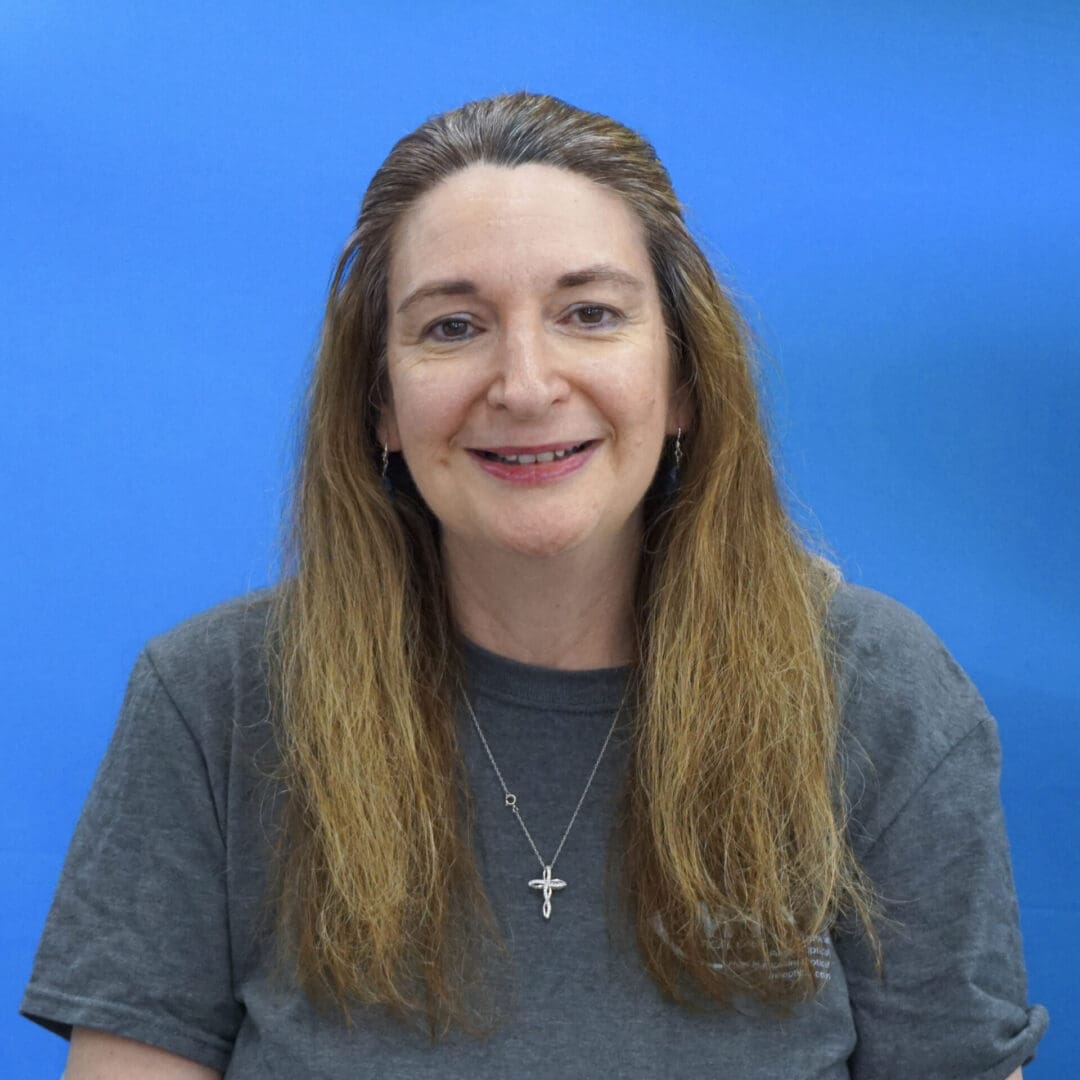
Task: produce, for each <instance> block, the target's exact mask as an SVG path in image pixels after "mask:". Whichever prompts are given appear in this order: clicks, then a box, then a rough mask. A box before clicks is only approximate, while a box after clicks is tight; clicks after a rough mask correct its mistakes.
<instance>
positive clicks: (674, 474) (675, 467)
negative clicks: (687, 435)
mask: <svg viewBox="0 0 1080 1080" xmlns="http://www.w3.org/2000/svg"><path fill="white" fill-rule="evenodd" d="M682 460H683V449H682V428H678V429H677V430H676V432H675V445H674V446H673V448H672V455H671V468H670V469H668V474H667V478H666V480H665V482H664V495H665V496H666V497H667V498H669V499H670V498H672V497H673V496H674V494H675V492H677V491H678V490H679V469H680V467H681V466H682Z"/></svg>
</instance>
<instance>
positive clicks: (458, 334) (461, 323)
mask: <svg viewBox="0 0 1080 1080" xmlns="http://www.w3.org/2000/svg"><path fill="white" fill-rule="evenodd" d="M470 326H471V323H470V322H469V320H468V319H463V318H459V317H457V316H454V317H453V318H450V319H440V320H439V321H438V322H436V323H432V324H431V326H429V327H428V330H427V333H428V335H430V336H432V337H434V338H435V340H436V341H460V340H462V339H463V338H465V337H467V336H468V334H469V328H470Z"/></svg>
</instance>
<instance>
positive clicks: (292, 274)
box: [0, 0, 1080, 1080]
mask: <svg viewBox="0 0 1080 1080" xmlns="http://www.w3.org/2000/svg"><path fill="white" fill-rule="evenodd" d="M392 7H393V5H388V4H384V3H380V4H370V5H365V4H362V3H321V4H315V5H313V6H312V7H310V8H308V7H306V6H304V7H302V6H301V5H297V4H280V5H271V9H272V10H270V11H269V12H268V10H267V6H266V5H263V4H254V3H233V4H224V5H219V4H207V3H184V4H178V5H177V4H163V3H162V4H143V5H134V6H132V5H128V4H124V5H121V4H118V3H111V2H108V3H107V2H103V0H98V2H96V3H94V4H90V5H86V4H82V5H75V4H56V3H49V2H47V0H34V2H26V3H19V2H14V3H13V2H11V0H9V2H7V3H6V4H5V5H4V6H3V10H2V12H0V125H2V126H0V135H2V143H0V146H2V153H0V186H2V192H3V201H2V207H3V209H2V222H3V243H2V244H0V279H2V281H3V286H2V293H0V349H2V368H0V409H2V412H3V419H2V423H0V455H2V461H3V470H2V483H3V501H2V505H3V508H4V522H5V523H4V527H3V528H2V529H0V549H2V565H3V567H4V570H5V576H6V578H7V580H6V583H5V586H4V590H3V591H4V597H5V601H6V603H5V608H6V614H5V618H4V619H3V621H2V623H0V656H2V657H3V668H4V672H3V687H4V700H5V722H4V738H5V743H6V753H5V754H4V759H3V765H2V769H3V777H2V784H0V815H2V820H3V821H4V822H5V830H4V835H5V839H4V843H3V847H2V860H3V874H2V886H0V888H2V892H0V904H2V906H3V910H4V911H5V918H4V920H3V925H2V929H0V935H2V937H0V979H2V984H0V988H2V993H0V1004H2V1009H0V1047H2V1050H0V1075H3V1076H5V1077H7V1076H15V1077H26V1078H37V1077H42V1078H45V1077H47V1078H50V1080H52V1078H55V1077H56V1076H58V1075H59V1072H60V1069H61V1066H62V1060H63V1045H62V1043H61V1042H60V1040H58V1039H56V1038H55V1037H54V1036H51V1035H49V1034H47V1033H45V1032H42V1031H39V1030H37V1029H36V1028H35V1027H33V1026H32V1025H30V1024H29V1023H27V1022H26V1021H23V1020H20V1019H18V1018H17V1017H16V1015H15V1009H16V1006H17V1001H18V997H19V995H20V993H21V989H22V986H23V983H24V981H25V979H26V977H27V975H28V973H29V968H30V962H31V958H32V954H33V949H34V945H35V942H36V939H37V935H38V934H39V932H40V929H41V925H42V922H43V919H44V917H45V913H46V910H47V907H48V902H49V897H50V895H51V892H52V889H53V887H54V884H55V881H56V878H57V875H58V873H59V870H60V865H61V860H62V857H63V853H64V849H65V846H66V843H67V840H68V837H69V835H70V832H71V829H72V827H73V825H74V822H75V818H76V816H77V813H78V810H79V807H80V805H81V802H82V800H83V798H84V796H85V794H86V792H87V790H88V788H89V785H90V782H91V779H92V776H93V772H94V768H95V765H96V763H97V761H98V759H99V757H100V755H101V753H102V751H103V750H104V747H105V744H106V740H107V739H108V736H109V733H110V730H111V727H112V724H113V720H114V717H115V714H116V710H117V707H118V705H119V702H120V698H121V694H122V691H123V686H124V683H125V680H126V677H127V673H128V670H129V668H130V666H131V664H132V662H133V660H134V658H135V655H136V653H137V651H138V649H139V647H140V645H141V644H142V642H143V641H144V640H145V639H146V638H147V637H148V636H149V635H151V634H154V633H157V632H160V631H161V630H164V629H165V628H167V627H168V626H170V625H171V624H173V623H174V622H176V621H177V620H179V619H181V618H182V617H184V616H186V615H188V614H191V613H193V612H195V611H197V610H199V609H200V608H203V607H205V606H208V605H209V604H211V603H213V602H215V601H217V600H220V599H222V598H225V597H227V596H230V595H233V594H235V593H237V592H240V591H243V590H245V589H248V588H250V587H254V586H256V585H260V584H262V583H264V582H266V581H268V580H269V579H270V577H271V575H272V573H273V569H274V564H275V546H276V538H277V531H278V524H277V523H278V516H279V508H280V504H281V499H282V494H283V491H284V489H285V484H286V480H287V474H288V465H289V462H290V460H291V456H292V447H293V438H294V436H293V432H294V427H295V420H296V416H297V409H298V399H299V395H300V393H301V389H302V386H303V384H304V379H305V375H306V372H307V370H308V366H309V363H310V358H311V354H312V350H313V345H314V341H315V336H316V333H317V330H318V326H319V322H320V317H321V309H322V303H323V296H324V292H325V288H326V285H327V281H328V277H329V273H330V270H331V268H332V265H333V263H334V261H335V259H336V255H337V252H338V250H339V248H340V246H341V244H342V242H343V241H344V238H345V236H346V235H347V233H348V231H349V229H350V226H351V224H352V221H353V220H354V217H355V213H356V209H357V207H358V205H359V199H360V195H361V193H362V191H363V189H364V187H365V186H366V184H367V182H368V180H369V179H370V176H371V174H372V173H373V171H374V170H375V168H376V167H377V166H378V164H379V162H380V161H381V160H382V158H383V157H384V156H385V155H386V153H387V152H388V151H389V149H390V147H391V145H392V143H393V141H394V140H395V139H396V138H397V137H398V136H400V135H401V134H403V133H404V132H405V131H407V130H411V129H412V128H413V127H415V126H416V124H418V123H419V122H420V121H422V120H423V119H424V118H425V117H427V116H428V115H430V114H431V113H434V112H438V111H441V110H443V109H445V108H448V107H452V106H454V105H457V104H460V103H461V102H462V101H465V100H468V99H470V98H475V97H481V96H486V95H488V94H491V93H494V92H497V91H501V90H512V89H518V88H522V87H525V88H528V89H533V90H543V91H546V92H550V93H555V94H557V95H558V96H561V97H564V98H566V99H567V100H569V101H571V102H573V103H575V104H578V105H581V106H584V107H587V108H590V109H595V110H599V111H602V112H607V113H610V114H612V115H614V116H616V117H617V118H619V119H621V120H623V121H624V122H626V123H628V124H630V125H631V126H634V127H636V128H638V129H639V130H641V131H642V132H643V133H644V134H645V135H646V136H647V137H649V138H650V139H651V140H653V142H654V143H655V145H656V146H657V148H658V150H659V152H660V155H661V157H662V158H663V159H664V161H665V162H666V164H667V165H668V167H669V169H670V171H671V173H672V176H673V178H674V180H675V184H676V187H677V189H678V190H679V192H680V194H681V196H682V197H683V199H684V200H685V202H686V203H687V204H688V206H689V214H690V220H691V222H692V225H693V228H694V229H695V231H696V233H697V234H698V236H699V237H700V239H701V240H702V242H703V244H704V245H705V247H706V249H707V251H708V252H709V253H710V255H711V257H712V258H713V260H714V262H715V263H716V265H717V266H718V268H719V269H720V270H721V272H722V273H723V275H724V276H725V277H726V279H727V280H728V282H729V283H730V284H731V286H732V287H733V288H734V290H735V292H736V294H737V295H738V297H739V299H740V301H741V303H742V304H743V306H744V308H745V310H746V311H747V313H748V315H749V316H750V318H751V319H752V321H753V322H754V325H755V326H756V327H757V329H758V332H759V334H760V337H761V341H762V343H763V346H764V348H765V352H766V356H767V359H766V361H765V366H764V374H763V383H764V388H765V391H766V396H767V399H768V401H769V404H770V407H771V410H772V413H773V416H774V425H775V432H776V437H777V441H778V446H779V448H780V451H781V455H782V459H783V461H784V468H785V483H786V484H787V486H788V488H789V489H790V491H791V493H792V501H793V505H794V506H796V508H797V513H798V515H799V517H800V519H801V520H803V521H804V522H807V523H809V524H811V525H812V527H813V528H815V529H816V530H818V531H819V532H820V533H821V534H822V535H823V536H824V537H825V538H826V539H827V540H828V541H829V542H830V543H831V544H832V546H833V549H834V551H835V552H836V555H837V557H838V558H839V560H840V561H841V563H842V565H843V567H844V569H845V572H846V574H847V575H848V577H850V578H852V579H853V580H855V581H858V582H862V583H865V584H868V585H871V586H874V587H876V588H879V589H882V590H883V591H885V592H888V593H890V594H892V595H894V596H896V597H897V598H899V599H900V600H902V601H904V602H905V603H907V604H909V605H910V606H911V607H913V608H914V609H915V610H916V611H918V612H919V613H920V614H921V615H922V616H923V617H924V618H926V619H927V621H929V622H930V624H931V625H932V626H933V627H934V628H935V629H936V630H937V631H938V633H939V634H940V635H941V636H942V637H943V638H944V639H945V641H946V642H947V643H948V644H949V646H950V647H951V649H952V651H953V652H954V653H955V655H956V656H957V658H958V659H959V660H960V662H961V663H962V664H963V666H964V667H965V668H966V669H967V670H968V671H969V672H970V674H971V675H972V677H973V678H974V679H975V681H976V683H977V684H978V685H979V687H980V688H981V690H982V692H983V694H984V696H985V697H986V699H987V701H988V703H989V705H990V708H991V709H992V711H993V712H994V713H995V715H996V716H997V718H998V722H999V725H1000V731H1001V737H1002V742H1003V745H1004V752H1005V767H1004V780H1003V798H1004V802H1005V809H1006V817H1007V822H1008V827H1009V833H1010V836H1011V839H1012V843H1013V856H1014V866H1015V876H1016V882H1017V888H1018V892H1019V897H1020V903H1021V911H1022V925H1023V931H1024V939H1025V949H1026V955H1027V960H1028V968H1029V981H1030V998H1031V1000H1032V1001H1033V1002H1035V1001H1037V1002H1041V1003H1044V1004H1045V1005H1046V1006H1047V1007H1048V1008H1049V1009H1050V1012H1051V1016H1052V1023H1051V1028H1050V1031H1049V1033H1048V1035H1047V1037H1046V1038H1045V1039H1044V1040H1043V1043H1042V1045H1041V1046H1040V1049H1039V1056H1038V1059H1037V1061H1036V1062H1035V1063H1034V1064H1033V1065H1032V1066H1031V1067H1030V1069H1029V1070H1028V1075H1030V1076H1033V1077H1035V1078H1050V1077H1066V1076H1069V1075H1073V1073H1072V1071H1071V1069H1070V1067H1069V1063H1075V1061H1076V1060H1077V1059H1078V1058H1080V1035H1078V1030H1077V1017H1078V1015H1080V1009H1078V992H1077V990H1078V988H1077V977H1076V970H1077V960H1078V949H1077V946H1078V943H1080V905H1078V885H1080V862H1078V857H1077V853H1076V852H1077V841H1078V839H1080V836H1078V833H1080V830H1078V827H1077V822H1078V813H1077V806H1078V803H1080V800H1078V796H1080V782H1078V780H1077V776H1078V775H1080V736H1078V734H1077V729H1076V719H1077V716H1078V708H1077V705H1078V699H1080V692H1078V690H1077V685H1076V681H1077V680H1076V674H1077V659H1076V657H1077V653H1078V646H1080V615H1078V609H1080V602H1078V601H1080V581H1078V570H1077V564H1078V559H1077V554H1078V553H1077V538H1078V536H1080V499H1078V490H1077V479H1076V477H1077V468H1078V465H1080V451H1078V440H1077V435H1076V421H1077V402H1078V400H1080V345H1078V341H1080V337H1078V333H1077V331H1078V317H1077V308H1078V299H1080V297H1078V293H1080V149H1078V148H1080V135H1078V133H1080V73H1078V72H1080V68H1078V58H1080V14H1078V8H1077V5H1076V4H1074V3H1046V2H1039V0H1034V2H1032V0H1026V2H1025V3H1024V4H1022V5H1020V4H1015V3H1012V2H1009V3H1000V2H997V0H972V2H971V3H963V4H961V3H949V2H944V3H941V2H939V3H937V4H935V5H933V6H932V7H933V10H932V11H931V5H929V4H914V3H876V2H868V3H863V4H859V5H845V4H835V5H830V4H810V5H807V4H798V3H785V4H778V3H770V2H762V0H755V2H753V3H750V2H732V3H723V2H719V3H713V4H704V3H689V2H685V0H684V2H680V0H667V2H664V3H654V4H641V3H633V2H627V0H623V2H621V3H619V4H614V3H610V4H597V3H587V2H586V3H581V2H575V3H572V4H570V3H549V4H536V3H530V4H520V3H507V2H505V0H500V2H497V3H472V4H466V5H457V6H455V5H452V4H448V3H445V2H444V3H429V2H421V3H414V4H412V5H411V6H410V7H408V8H402V9H401V10H400V12H399V11H395V10H392ZM809 507H812V508H813V510H812V512H811V511H810V510H809V509H805V508H809ZM913 1037H917V1033H913Z"/></svg>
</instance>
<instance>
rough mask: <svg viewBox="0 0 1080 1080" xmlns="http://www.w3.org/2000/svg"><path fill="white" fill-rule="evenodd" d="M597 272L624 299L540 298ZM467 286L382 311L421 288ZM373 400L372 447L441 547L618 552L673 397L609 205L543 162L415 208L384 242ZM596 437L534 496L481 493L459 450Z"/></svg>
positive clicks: (598, 288) (637, 258)
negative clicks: (410, 480) (399, 472)
mask: <svg viewBox="0 0 1080 1080" xmlns="http://www.w3.org/2000/svg"><path fill="white" fill-rule="evenodd" d="M597 264H605V265H607V266H610V267H615V268H617V269H618V270H620V271H623V272H625V273H628V274H629V275H632V276H633V277H635V278H636V279H638V281H639V282H641V284H642V287H641V288H638V289H634V288H632V287H629V286H627V285H625V284H623V283H620V282H610V281H594V282H590V283H588V284H578V285H572V286H570V287H564V288H556V283H557V282H558V279H559V278H560V277H561V276H562V275H565V274H567V273H570V272H574V271H578V270H581V269H582V268H586V267H593V266H596V265H597ZM461 280H466V281H468V282H471V283H472V284H473V285H474V286H475V289H474V291H473V292H471V293H470V294H467V295H439V296H433V297H427V298H425V299H422V300H420V301H419V302H418V303H415V304H411V305H410V306H409V307H408V308H407V309H406V310H405V311H404V312H402V313H400V314H399V313H398V311H397V309H398V307H399V306H400V305H401V303H402V301H403V300H404V299H405V298H406V297H408V296H410V295H411V294H412V293H413V292H414V291H415V290H417V289H418V288H420V287H423V286H425V285H428V284H430V283H432V282H445V281H461ZM389 309H390V313H391V314H390V325H389V331H388V364H389V377H390V388H391V401H390V403H389V404H388V406H387V407H386V409H385V410H384V413H383V418H382V425H381V433H382V435H383V437H384V439H385V441H386V442H387V443H388V445H389V447H390V449H391V450H401V451H402V452H403V454H404V457H405V460H406V462H407V463H408V465H409V469H410V471H411V472H412V475H413V477H414V478H415V480H416V483H417V485H418V487H419V489H420V492H421V494H422V495H423V496H424V499H425V500H426V501H427V503H428V505H429V506H430V507H431V509H432V510H433V511H434V513H435V514H436V516H437V517H438V518H439V520H440V522H441V524H442V526H443V542H444V546H445V550H446V551H447V553H448V554H449V555H450V556H451V557H452V556H453V552H454V550H455V549H458V548H460V547H464V548H467V549H468V550H469V551H470V552H471V554H472V555H473V556H475V554H476V552H477V551H478V550H480V549H483V548H489V547H490V548H492V549H495V550H498V551H499V552H500V553H516V554H518V555H520V556H522V557H529V558H535V557H538V556H542V557H543V556H552V555H558V554H560V553H563V552H566V551H570V550H574V549H581V548H582V546H586V547H592V548H593V550H594V553H601V552H603V551H604V550H605V549H610V550H611V551H612V552H613V553H614V552H615V551H618V552H620V553H622V552H625V551H627V550H628V549H629V548H628V541H631V542H636V537H637V536H638V534H639V533H640V528H641V516H640V504H641V500H642V497H643V496H644V493H645V491H646V489H647V488H648V486H649V483H650V482H651V480H652V477H653V475H654V473H655V470H656V465H657V462H658V460H659V457H660V453H661V450H662V447H663V440H664V436H665V434H666V433H671V434H673V433H674V432H675V430H676V427H679V426H681V427H684V428H685V427H686V426H687V425H686V423H685V418H684V417H683V416H682V415H681V414H680V412H679V410H678V409H677V407H676V404H675V402H674V400H673V394H672V385H671V384H672V371H671V364H670V358H669V355H668V346H667V340H666V336H665V329H664V322H663V316H662V310H661V306H660V298H659V294H658V291H657V287H656V282H655V278H654V276H653V273H652V268H651V265H650V262H649V257H648V252H647V250H646V247H645V242H644V237H643V230H642V227H641V225H640V223H639V222H638V220H637V218H636V217H635V215H634V214H633V212H632V211H631V210H629V209H628V208H627V206H626V205H625V204H624V203H623V201H622V199H621V198H620V197H619V196H618V195H616V194H615V193H613V192H611V191H609V190H607V189H606V188H603V187H601V186H599V185H597V184H594V183H593V182H592V181H590V180H587V179H585V178H584V177H581V176H578V175H576V174H573V173H569V172H566V171H563V170H560V169H555V168H553V167H550V166H545V165H525V166H521V167H518V168H515V169H507V168H501V167H496V166H490V165H476V166H472V167H470V168H468V169H466V170H464V171H462V172H460V173H458V174H456V175H454V176H452V177H450V178H449V179H448V180H447V181H445V182H443V183H442V184H441V185H439V186H438V187H437V188H435V189H434V190H432V191H431V192H429V193H428V194H427V195H425V196H424V197H423V198H422V199H421V200H420V201H419V202H418V203H417V205H416V206H415V207H413V208H412V210H410V212H409V213H408V214H407V215H406V216H405V218H404V220H403V222H402V224H401V226H400V227H399V230H398V234H397V236H396V238H395V244H394V248H393V254H392V258H391V266H390V282H389ZM587 439H597V440H600V445H599V446H598V447H597V449H596V451H595V452H594V453H593V455H592V457H591V458H590V460H589V461H588V462H587V463H586V464H585V465H584V466H583V467H582V468H581V469H578V470H577V471H576V472H574V473H573V474H571V475H569V476H566V477H563V478H562V479H560V480H558V481H555V482H552V483H550V484H541V485H537V486H528V487H522V486H518V485H514V484H511V483H508V482H505V481H502V480H499V479H497V478H493V477H492V476H490V475H488V474H487V473H485V472H484V470H483V469H482V468H480V467H479V466H478V463H477V460H476V458H475V457H474V456H473V455H472V454H470V453H469V448H486V447H494V446H500V447H505V446H535V445H546V444H548V443H562V442H583V441H585V440H587Z"/></svg>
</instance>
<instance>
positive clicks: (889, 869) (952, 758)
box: [835, 602, 1048, 1080]
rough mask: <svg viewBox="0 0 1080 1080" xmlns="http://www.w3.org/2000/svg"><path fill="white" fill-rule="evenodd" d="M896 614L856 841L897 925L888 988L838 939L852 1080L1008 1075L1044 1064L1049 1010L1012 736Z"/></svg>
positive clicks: (874, 690) (866, 700)
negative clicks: (1038, 957) (1005, 783)
mask: <svg viewBox="0 0 1080 1080" xmlns="http://www.w3.org/2000/svg"><path fill="white" fill-rule="evenodd" d="M890 603H891V602H890ZM894 607H895V608H898V605H894ZM889 618H891V619H892V620H894V625H893V626H892V627H890V628H889V629H888V632H885V633H881V632H877V633H874V634H873V635H872V637H873V638H874V639H875V640H874V641H872V642H870V643H866V645H865V648H864V653H865V657H872V658H873V660H874V662H873V663H870V664H867V665H865V666H866V670H867V672H868V673H867V674H866V675H864V676H863V677H862V678H861V680H860V682H861V685H859V686H857V687H856V688H855V690H854V691H853V697H854V705H853V708H854V710H855V711H856V712H861V713H862V720H861V721H860V724H861V727H862V730H863V732H864V734H865V738H866V742H867V743H868V744H869V746H871V747H873V749H872V750H871V751H870V758H871V760H870V761H868V762H867V763H866V766H865V767H864V768H862V769H861V770H859V776H860V781H861V783H862V785H863V788H862V792H861V794H862V798H863V801H864V802H865V804H866V811H867V813H866V817H865V819H864V823H866V824H868V828H866V829H864V830H863V831H862V832H860V833H859V834H858V835H857V837H856V840H855V846H856V852H857V854H858V855H859V856H860V862H861V864H862V866H863V868H864V869H865V870H866V872H867V873H868V875H869V877H870V879H871V881H872V883H873V885H874V886H875V888H876V890H877V891H878V893H879V895H880V897H881V899H882V903H883V907H884V914H885V917H886V918H885V921H883V922H882V921H879V923H878V930H879V933H880V935H881V943H882V947H883V950H884V979H883V981H882V980H879V978H878V975H877V972H876V970H875V968H874V964H873V960H872V955H871V953H870V950H869V948H868V947H867V946H866V942H865V940H863V939H862V938H861V937H860V936H858V935H856V934H854V933H852V934H851V936H847V935H845V934H840V935H837V936H836V937H835V944H836V948H837V951H838V954H839V955H840V959H841V962H842V964H843V967H844V973H845V976H846V978H847V982H848V990H849V996H850V999H851V1006H852V1012H853V1016H854V1019H855V1024H856V1029H857V1036H858V1041H857V1047H856V1050H855V1053H854V1055H853V1057H852V1059H851V1061H850V1062H849V1068H850V1071H851V1076H852V1077H853V1078H856V1080H870V1078H873V1080H888V1078H890V1077H897V1078H907V1077H915V1076H917V1077H920V1078H925V1080H932V1078H955V1080H1005V1078H1006V1077H1008V1076H1009V1075H1010V1074H1011V1073H1012V1072H1013V1071H1014V1070H1015V1069H1017V1068H1018V1067H1020V1066H1021V1065H1023V1064H1026V1063H1027V1062H1028V1061H1030V1060H1032V1058H1033V1057H1034V1055H1035V1046H1036V1044H1037V1043H1038V1041H1039V1039H1040V1038H1041V1036H1042V1034H1043V1032H1044V1031H1045V1030H1046V1027H1047V1024H1048V1015H1047V1012H1046V1010H1045V1009H1044V1008H1043V1007H1042V1006H1041V1005H1034V1006H1030V1007H1029V1006H1028V1005H1027V978H1026V973H1025V969H1024V958H1023V946H1022V941H1021V935H1020V925H1019V911H1018V906H1017V899H1016V893H1015V889H1014V884H1013V876H1012V866H1011V861H1010V857H1009V847H1008V840H1007V836H1006V831H1005V822H1004V815H1003V811H1002V805H1001V798H1000V793H999V782H1000V773H1001V750H1000V744H999V739H998V732H997V726H996V724H995V722H994V720H993V718H992V717H991V716H990V714H989V713H988V712H987V711H986V707H985V705H984V704H983V702H982V699H981V698H980V697H979V695H978V693H977V692H976V691H975V689H974V687H973V686H972V685H971V683H970V681H969V680H968V678H967V676H966V675H965V674H964V672H963V671H962V670H961V669H960V667H959V666H958V665H957V664H956V662H955V661H954V660H953V659H952V657H951V656H949V654H948V653H947V652H946V650H945V648H944V646H942V645H941V643H940V642H939V641H938V640H937V638H936V637H934V635H933V634H932V633H931V632H930V630H929V629H928V628H927V627H926V626H925V624H923V623H922V622H921V621H920V620H918V619H917V618H916V617H915V616H914V615H912V614H911V613H910V612H907V611H906V610H905V609H900V612H899V613H897V612H896V611H894V612H892V613H891V615H890V616H889ZM879 629H880V628H879ZM865 657H864V659H865ZM870 717H873V720H872V724H873V726H874V727H876V729H877V730H871V728H870V726H869V725H870V723H871V721H870V719H869V718H870ZM857 810H858V808H856V813H857Z"/></svg>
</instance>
